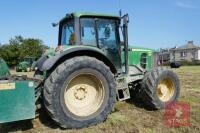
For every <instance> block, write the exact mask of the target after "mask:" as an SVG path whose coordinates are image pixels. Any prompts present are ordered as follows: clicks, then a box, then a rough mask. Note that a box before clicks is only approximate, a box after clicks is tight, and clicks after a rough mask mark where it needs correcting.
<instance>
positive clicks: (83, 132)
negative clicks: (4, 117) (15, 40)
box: [1, 67, 200, 133]
mask: <svg viewBox="0 0 200 133" xmlns="http://www.w3.org/2000/svg"><path fill="white" fill-rule="evenodd" d="M173 71H174V72H176V73H177V74H178V75H179V78H180V80H181V97H180V101H184V102H188V103H190V106H191V119H190V120H191V126H186V127H176V128H170V127H168V126H166V125H164V124H163V117H164V116H163V114H164V111H163V110H160V111H149V110H147V109H145V108H144V107H143V104H142V103H141V101H137V100H134V99H133V100H132V101H128V102H117V103H116V105H115V109H114V111H113V112H112V114H110V115H109V117H108V118H107V120H106V121H105V122H104V123H100V124H98V125H96V126H92V127H88V128H83V129H72V130H71V129H70V130H63V129H60V128H59V127H58V126H56V125H55V124H54V122H53V121H52V120H51V119H50V118H49V117H48V115H47V114H46V113H45V111H40V113H39V114H40V115H39V117H38V118H36V119H34V120H32V121H21V122H15V123H10V124H4V125H3V126H2V127H1V128H2V130H1V131H4V132H17V133H20V132H29V133H36V132H37V133H38V132H42V133H53V132H69V133H71V132H79V133H88V132H91V133H93V132H95V133H110V132H120V133H121V132H131V133H134V132H135V133H157V132H158V133H169V132H171V133H177V132H180V133H189V132H191V133H199V132H200V104H199V101H200V67H181V68H179V69H175V70H173ZM28 74H29V73H28ZM29 75H31V74H29Z"/></svg>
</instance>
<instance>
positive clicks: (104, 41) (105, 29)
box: [97, 19, 117, 49]
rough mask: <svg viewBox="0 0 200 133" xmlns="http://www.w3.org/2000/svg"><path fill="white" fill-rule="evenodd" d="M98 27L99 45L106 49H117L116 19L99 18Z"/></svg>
mask: <svg viewBox="0 0 200 133" xmlns="http://www.w3.org/2000/svg"><path fill="white" fill-rule="evenodd" d="M97 29H98V43H99V46H100V47H104V48H106V49H107V48H108V49H117V41H116V22H115V20H110V19H98V21H97Z"/></svg>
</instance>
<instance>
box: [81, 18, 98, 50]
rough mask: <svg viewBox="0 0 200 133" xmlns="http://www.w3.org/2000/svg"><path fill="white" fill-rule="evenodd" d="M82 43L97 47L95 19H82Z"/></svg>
mask: <svg viewBox="0 0 200 133" xmlns="http://www.w3.org/2000/svg"><path fill="white" fill-rule="evenodd" d="M80 23H81V42H82V44H83V45H90V46H97V44H96V35H95V34H96V33H95V20H94V19H93V18H82V19H81V20H80Z"/></svg>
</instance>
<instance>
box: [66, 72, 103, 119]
mask: <svg viewBox="0 0 200 133" xmlns="http://www.w3.org/2000/svg"><path fill="white" fill-rule="evenodd" d="M104 95H105V90H104V86H103V84H102V81H101V80H100V79H99V78H98V77H97V76H95V75H93V74H90V73H86V74H79V75H77V76H75V77H74V78H73V79H71V81H70V82H69V83H68V85H67V86H66V91H65V94H64V99H65V105H66V107H67V108H68V109H69V111H70V112H71V113H73V114H75V115H77V116H82V117H84V116H88V115H91V114H93V113H95V112H96V111H97V110H98V109H99V108H100V106H101V104H102V103H103V100H104Z"/></svg>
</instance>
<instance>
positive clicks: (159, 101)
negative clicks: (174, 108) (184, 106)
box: [142, 67, 180, 109]
mask: <svg viewBox="0 0 200 133" xmlns="http://www.w3.org/2000/svg"><path fill="white" fill-rule="evenodd" d="M179 93H180V82H179V79H178V76H177V75H176V74H175V73H174V72H172V71H169V70H166V69H164V68H162V67H158V68H155V69H154V70H151V71H150V72H148V73H147V74H146V75H145V77H144V79H143V81H142V99H143V101H144V103H146V104H147V105H149V107H151V108H153V109H163V108H164V107H165V104H166V103H168V102H174V101H177V99H178V97H179Z"/></svg>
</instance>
